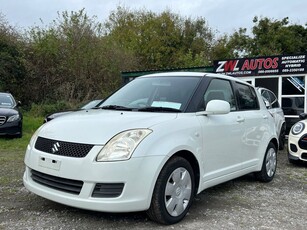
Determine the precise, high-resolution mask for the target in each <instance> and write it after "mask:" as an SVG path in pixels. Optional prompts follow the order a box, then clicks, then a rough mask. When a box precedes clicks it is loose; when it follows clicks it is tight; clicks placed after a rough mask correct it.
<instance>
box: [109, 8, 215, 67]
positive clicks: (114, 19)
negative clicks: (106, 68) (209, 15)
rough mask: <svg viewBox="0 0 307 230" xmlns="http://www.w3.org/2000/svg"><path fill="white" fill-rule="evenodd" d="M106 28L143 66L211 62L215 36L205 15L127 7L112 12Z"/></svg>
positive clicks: (178, 65) (182, 65) (179, 65)
mask: <svg viewBox="0 0 307 230" xmlns="http://www.w3.org/2000/svg"><path fill="white" fill-rule="evenodd" d="M105 27H106V35H107V36H109V37H110V38H112V40H114V41H116V42H117V43H118V44H119V46H120V47H123V48H124V49H126V50H129V51H130V52H132V53H134V54H135V56H136V58H137V59H138V63H139V68H142V69H156V68H168V67H184V66H187V63H186V61H187V60H188V63H189V64H192V65H199V64H205V63H208V58H209V56H208V55H207V54H208V51H209V50H210V47H211V45H212V40H213V35H214V34H213V33H212V31H211V30H210V28H209V27H208V26H207V24H206V21H205V20H204V19H203V18H198V19H197V20H192V19H190V18H183V17H180V16H179V15H177V14H173V13H171V12H170V11H164V12H162V13H160V14H156V13H153V12H151V11H146V10H139V11H130V10H129V9H126V8H123V7H118V8H117V10H116V11H113V12H112V13H111V14H110V16H109V19H108V20H107V22H106V23H105ZM200 57H201V58H200ZM201 60H202V61H201Z"/></svg>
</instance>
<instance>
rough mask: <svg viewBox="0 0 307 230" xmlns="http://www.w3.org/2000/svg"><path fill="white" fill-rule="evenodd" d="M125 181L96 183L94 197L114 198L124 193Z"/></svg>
mask: <svg viewBox="0 0 307 230" xmlns="http://www.w3.org/2000/svg"><path fill="white" fill-rule="evenodd" d="M123 189H124V183H99V184H96V186H95V188H94V191H93V193H92V197H97V198H114V197H118V196H120V195H121V194H122V191H123Z"/></svg>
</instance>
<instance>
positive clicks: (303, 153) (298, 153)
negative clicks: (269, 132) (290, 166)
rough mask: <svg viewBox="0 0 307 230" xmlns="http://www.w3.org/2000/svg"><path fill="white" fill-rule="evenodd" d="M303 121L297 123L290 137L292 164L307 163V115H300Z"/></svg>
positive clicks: (289, 152) (289, 153)
mask: <svg viewBox="0 0 307 230" xmlns="http://www.w3.org/2000/svg"><path fill="white" fill-rule="evenodd" d="M300 119H302V120H301V121H299V122H297V123H295V124H294V125H293V126H292V128H291V130H290V133H289V137H288V159H289V162H290V163H297V162H299V161H306V162H307V114H306V113H302V114H301V115H300Z"/></svg>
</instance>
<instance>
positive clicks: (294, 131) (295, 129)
mask: <svg viewBox="0 0 307 230" xmlns="http://www.w3.org/2000/svg"><path fill="white" fill-rule="evenodd" d="M304 128H305V124H304V123H303V122H297V123H296V124H294V125H293V127H292V129H291V133H292V134H293V135H298V134H300V133H301V132H302V131H303V130H304Z"/></svg>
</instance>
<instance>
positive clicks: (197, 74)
mask: <svg viewBox="0 0 307 230" xmlns="http://www.w3.org/2000/svg"><path fill="white" fill-rule="evenodd" d="M160 76H164V77H167V76H169V77H172V76H177V77H178V76H179V77H180V76H182V77H219V78H223V79H227V80H233V81H238V82H241V83H244V84H248V83H247V82H245V81H242V80H240V79H238V78H235V77H232V76H228V75H225V74H216V73H204V72H183V71H181V72H163V73H154V74H147V75H143V76H140V78H144V77H160Z"/></svg>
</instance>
